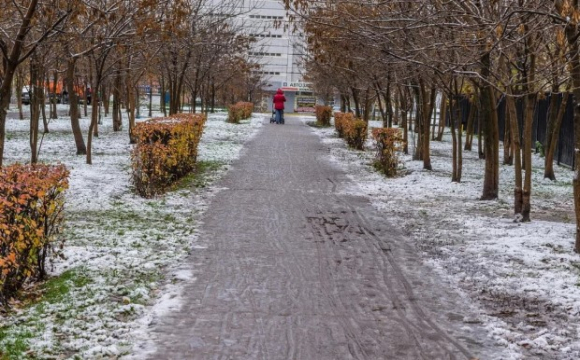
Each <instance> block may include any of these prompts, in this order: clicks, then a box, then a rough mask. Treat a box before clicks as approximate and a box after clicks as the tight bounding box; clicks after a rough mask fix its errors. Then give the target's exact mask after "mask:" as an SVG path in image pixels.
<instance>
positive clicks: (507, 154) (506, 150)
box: [503, 100, 514, 165]
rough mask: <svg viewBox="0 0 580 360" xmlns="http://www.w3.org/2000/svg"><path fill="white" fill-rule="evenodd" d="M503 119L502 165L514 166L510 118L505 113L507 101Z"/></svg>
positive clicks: (506, 112)
mask: <svg viewBox="0 0 580 360" xmlns="http://www.w3.org/2000/svg"><path fill="white" fill-rule="evenodd" d="M503 115H504V117H505V126H504V132H503V163H504V165H513V164H514V157H513V146H512V134H511V123H510V121H512V120H511V117H510V116H508V111H507V100H506V106H505V109H504V114H503Z"/></svg>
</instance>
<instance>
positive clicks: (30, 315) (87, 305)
mask: <svg viewBox="0 0 580 360" xmlns="http://www.w3.org/2000/svg"><path fill="white" fill-rule="evenodd" d="M59 109H60V110H65V109H67V106H66V105H64V106H62V105H59ZM145 111H146V110H145V109H143V110H142V113H144V112H145ZM158 116H161V114H160V113H154V114H153V117H158ZM226 117H227V114H226V113H216V114H210V116H209V118H208V121H207V122H206V126H205V129H204V134H203V137H202V140H201V142H200V145H199V155H198V161H199V162H201V163H207V164H213V165H214V166H213V167H211V168H210V170H208V171H207V172H206V173H204V174H203V175H202V176H201V177H200V178H196V181H198V182H199V184H197V186H183V187H182V188H179V189H176V190H174V191H172V192H170V193H168V194H167V195H164V196H161V197H158V198H155V199H143V198H141V197H139V196H137V195H135V194H134V193H133V192H132V189H131V183H130V158H129V151H130V149H131V145H130V144H129V137H128V134H127V131H126V129H123V131H120V132H114V131H112V119H111V118H109V117H105V118H104V119H103V124H101V125H99V132H100V134H99V137H96V138H94V140H93V164H92V165H87V164H85V157H84V156H77V155H75V153H76V147H75V144H74V139H73V136H72V133H71V130H70V127H71V125H70V119H69V118H67V117H61V118H60V119H58V120H51V122H50V124H49V129H50V133H48V134H46V135H45V136H44V138H43V139H42V146H41V150H40V160H41V161H42V162H47V163H56V162H60V163H63V164H65V165H66V166H67V167H68V168H69V169H70V171H71V173H70V188H69V189H68V191H67V193H66V196H67V201H66V209H65V212H66V218H67V221H66V229H65V231H64V237H65V245H64V249H63V251H64V259H53V260H52V261H51V263H50V264H49V269H48V270H49V271H50V275H51V276H52V277H54V278H55V279H58V277H57V276H59V275H61V274H64V273H65V272H68V273H69V274H72V275H71V279H70V280H67V281H66V282H65V285H66V287H67V288H68V291H65V292H64V294H58V295H56V298H55V299H52V300H50V301H39V302H35V303H33V304H32V305H30V306H17V307H16V308H15V311H14V312H13V313H11V314H10V315H9V316H4V317H0V330H1V331H2V332H3V334H4V335H5V336H4V337H3V338H1V339H0V353H1V352H3V351H4V349H7V348H10V347H12V346H14V345H15V343H17V342H23V341H24V342H25V343H26V346H27V348H28V349H29V350H27V351H28V356H36V357H38V358H57V357H58V358H78V357H79V356H80V358H83V359H98V358H118V357H120V356H123V355H125V354H129V353H134V354H135V353H137V354H139V353H140V354H144V353H146V352H147V349H148V348H147V346H149V345H150V344H151V341H150V338H149V334H148V331H147V329H148V327H149V325H150V324H151V322H152V321H153V319H154V318H155V317H156V316H161V315H162V314H164V313H165V312H167V311H171V310H172V309H174V308H177V307H179V306H180V304H181V301H182V299H181V298H180V294H181V286H182V285H183V283H184V282H185V281H195V276H194V272H193V271H192V268H191V266H193V265H194V264H192V265H188V266H185V265H180V264H181V263H182V262H183V261H182V260H183V259H184V258H185V257H186V256H187V255H188V254H189V252H190V251H195V250H196V249H199V248H200V247H201V246H200V245H196V239H197V235H198V234H197V229H198V227H199V225H200V224H199V221H200V216H201V214H202V213H203V211H204V210H205V208H206V207H207V202H208V200H209V199H210V198H211V197H212V196H213V195H214V194H215V193H217V192H218V191H220V189H219V188H216V187H213V186H212V184H213V183H215V180H217V179H218V178H219V177H220V176H221V175H223V174H224V173H225V172H226V171H227V169H228V167H229V164H230V163H231V162H232V161H234V160H235V159H236V158H238V157H239V156H240V153H241V151H242V149H243V144H244V143H245V142H246V141H248V140H249V139H250V138H251V137H252V136H254V135H255V134H256V132H257V131H258V130H259V129H260V127H261V126H262V122H263V121H262V116H260V115H256V116H254V117H252V118H251V119H249V120H247V121H243V122H242V124H239V125H235V124H228V123H226V121H225V119H226ZM143 120H147V119H139V120H138V121H143ZM88 125H89V120H88V119H87V118H83V119H81V128H82V129H83V135H84V136H85V139H86V133H87V129H88ZM28 126H29V125H28V121H21V120H16V119H8V121H7V126H6V129H7V137H6V140H7V141H6V147H5V158H4V160H5V163H6V164H9V163H14V162H27V161H28V157H29V153H30V150H29V148H28V131H29V129H28ZM63 286H64V285H63ZM135 344H140V345H143V346H144V348H143V349H135V350H133V347H134V345H135ZM24 357H25V355H22V354H21V355H20V357H18V356H15V357H14V358H24ZM11 358H12V357H11ZM136 358H139V356H138V355H137V357H136Z"/></svg>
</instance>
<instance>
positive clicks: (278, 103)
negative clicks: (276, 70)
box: [273, 89, 286, 124]
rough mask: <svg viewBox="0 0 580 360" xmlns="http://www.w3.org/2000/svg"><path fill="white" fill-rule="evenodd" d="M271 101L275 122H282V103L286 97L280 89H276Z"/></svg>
mask: <svg viewBox="0 0 580 360" xmlns="http://www.w3.org/2000/svg"><path fill="white" fill-rule="evenodd" d="M273 102H274V110H276V124H284V103H285V102H286V97H285V96H284V93H283V92H282V90H281V89H278V91H276V95H274V100H273Z"/></svg>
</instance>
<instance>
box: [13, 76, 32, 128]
mask: <svg viewBox="0 0 580 360" xmlns="http://www.w3.org/2000/svg"><path fill="white" fill-rule="evenodd" d="M23 87H24V74H23V73H22V70H21V69H19V70H18V71H17V72H16V105H17V106H18V117H19V119H20V120H24V110H23V109H22V107H23V104H22V88H23ZM29 95H30V93H29ZM29 101H30V100H29ZM29 104H30V103H29Z"/></svg>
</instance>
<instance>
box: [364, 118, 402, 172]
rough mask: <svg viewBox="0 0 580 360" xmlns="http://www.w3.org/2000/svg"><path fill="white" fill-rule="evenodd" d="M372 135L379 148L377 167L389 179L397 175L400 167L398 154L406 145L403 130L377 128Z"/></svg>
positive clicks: (376, 160)
mask: <svg viewBox="0 0 580 360" xmlns="http://www.w3.org/2000/svg"><path fill="white" fill-rule="evenodd" d="M372 135H373V139H375V141H376V148H377V155H376V159H375V163H374V165H375V167H376V168H377V169H378V170H380V171H382V172H383V173H384V174H385V175H387V176H388V177H392V176H395V175H397V166H398V165H399V157H398V156H397V152H398V151H401V150H402V149H403V145H404V144H405V142H404V141H403V135H402V133H401V129H395V128H376V129H373V132H372Z"/></svg>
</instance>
